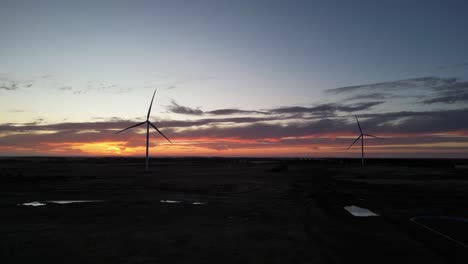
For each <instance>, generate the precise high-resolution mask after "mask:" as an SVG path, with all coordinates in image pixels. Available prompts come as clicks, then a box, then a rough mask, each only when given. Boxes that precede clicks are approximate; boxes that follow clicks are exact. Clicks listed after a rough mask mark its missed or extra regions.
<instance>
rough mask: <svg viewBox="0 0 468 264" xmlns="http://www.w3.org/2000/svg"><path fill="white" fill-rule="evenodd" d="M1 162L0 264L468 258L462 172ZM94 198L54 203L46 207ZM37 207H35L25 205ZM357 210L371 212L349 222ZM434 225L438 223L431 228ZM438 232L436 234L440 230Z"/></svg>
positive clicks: (220, 163)
mask: <svg viewBox="0 0 468 264" xmlns="http://www.w3.org/2000/svg"><path fill="white" fill-rule="evenodd" d="M143 168H144V165H143V163H142V160H140V159H82V160H81V159H45V158H35V159H34V158H30V159H26V158H23V159H2V160H0V210H1V217H0V263H33V262H39V263H410V262H411V263H467V259H468V258H467V253H466V252H468V248H466V247H464V246H463V245H464V244H465V245H466V243H467V242H468V240H466V239H467V236H468V232H467V231H468V230H467V229H466V228H467V224H463V223H462V224H460V223H459V224H458V225H453V226H452V225H444V226H443V227H441V228H442V229H443V232H444V233H446V234H452V235H451V236H456V238H457V241H461V242H462V243H461V244H457V243H454V242H453V241H450V240H448V239H446V238H444V237H443V236H440V235H438V234H436V233H434V232H431V231H429V230H426V229H425V228H424V227H422V226H419V225H417V224H415V223H414V222H411V221H410V219H411V218H412V217H416V216H450V217H458V218H466V219H468V210H467V209H468V173H467V172H468V170H466V168H464V167H463V166H462V167H461V168H456V167H450V166H449V167H444V166H439V167H431V166H429V165H428V166H410V165H408V164H405V165H401V164H399V165H398V164H393V165H392V164H370V165H368V166H366V167H361V166H359V164H358V163H350V164H347V163H345V164H343V163H337V162H333V163H328V162H324V161H320V162H318V161H306V160H267V159H265V160H254V159H251V160H250V159H154V160H152V162H151V171H150V172H149V173H144V172H143ZM57 200H58V201H61V200H95V201H96V202H86V203H71V204H56V203H50V202H47V201H57ZM33 201H38V202H42V203H45V205H43V206H24V205H22V204H23V203H27V202H33ZM348 205H356V206H360V207H364V208H367V209H370V210H372V211H373V212H375V213H377V214H378V215H379V216H375V217H354V216H352V215H351V214H349V213H348V212H347V211H345V210H344V209H343V207H344V206H348ZM438 228H439V226H438ZM442 229H441V230H442Z"/></svg>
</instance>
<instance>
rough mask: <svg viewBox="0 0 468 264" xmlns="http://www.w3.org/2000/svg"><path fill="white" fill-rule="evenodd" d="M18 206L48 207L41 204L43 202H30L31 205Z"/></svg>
mask: <svg viewBox="0 0 468 264" xmlns="http://www.w3.org/2000/svg"><path fill="white" fill-rule="evenodd" d="M18 205H24V206H44V205H46V204H45V203H41V202H30V203H22V204H18Z"/></svg>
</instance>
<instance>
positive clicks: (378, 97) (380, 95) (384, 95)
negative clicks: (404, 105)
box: [346, 93, 395, 100]
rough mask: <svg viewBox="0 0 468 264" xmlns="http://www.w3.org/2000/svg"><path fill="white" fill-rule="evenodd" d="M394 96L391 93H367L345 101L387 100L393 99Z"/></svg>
mask: <svg viewBox="0 0 468 264" xmlns="http://www.w3.org/2000/svg"><path fill="white" fill-rule="evenodd" d="M394 97H395V95H392V94H391V93H368V94H360V95H355V96H352V97H349V98H347V99H346V100H363V99H366V100H367V99H373V100H383V99H388V98H394Z"/></svg>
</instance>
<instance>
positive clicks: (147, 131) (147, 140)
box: [116, 89, 172, 172]
mask: <svg viewBox="0 0 468 264" xmlns="http://www.w3.org/2000/svg"><path fill="white" fill-rule="evenodd" d="M157 90H158V89H156V90H154V93H153V98H151V103H150V106H149V109H148V115H147V116H146V121H145V122H141V123H138V124H136V125H133V126H129V127H127V128H125V129H123V130H120V131H119V132H117V133H116V134H118V133H120V132H124V131H125V130H127V129H130V128H134V127H137V126H141V125H143V124H146V165H145V171H146V172H148V170H149V168H148V148H149V127H150V126H152V127H153V128H154V129H156V131H158V133H159V134H161V136H163V137H164V138H165V139H166V140H167V141H169V143H171V144H172V141H171V140H169V138H167V137H166V136H165V135H164V134H163V133H162V132H161V131H160V130H159V129H158V128H157V127H156V126H155V125H154V124H153V123H151V121H149V117H150V113H151V106H153V100H154V96H155V95H156V91H157Z"/></svg>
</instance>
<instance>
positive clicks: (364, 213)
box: [344, 205, 378, 217]
mask: <svg viewBox="0 0 468 264" xmlns="http://www.w3.org/2000/svg"><path fill="white" fill-rule="evenodd" d="M344 209H345V210H346V211H348V212H349V213H350V214H352V215H353V216H356V217H368V216H378V214H376V213H374V212H372V211H371V210H369V209H366V208H362V207H359V206H355V205H349V206H345V207H344Z"/></svg>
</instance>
